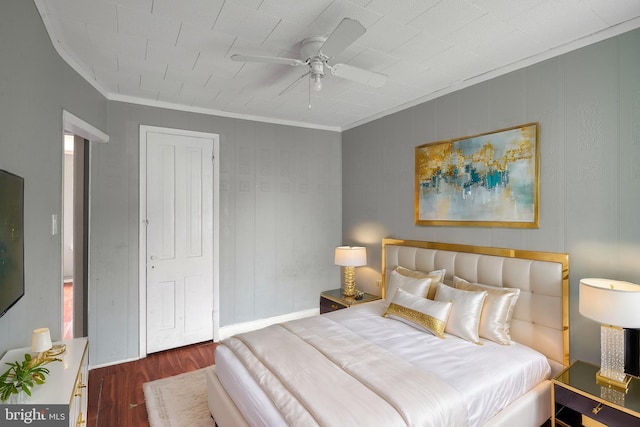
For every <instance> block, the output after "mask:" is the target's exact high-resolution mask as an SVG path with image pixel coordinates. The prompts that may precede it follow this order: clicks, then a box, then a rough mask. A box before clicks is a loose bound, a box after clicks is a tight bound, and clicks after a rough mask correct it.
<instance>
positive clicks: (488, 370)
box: [215, 301, 550, 426]
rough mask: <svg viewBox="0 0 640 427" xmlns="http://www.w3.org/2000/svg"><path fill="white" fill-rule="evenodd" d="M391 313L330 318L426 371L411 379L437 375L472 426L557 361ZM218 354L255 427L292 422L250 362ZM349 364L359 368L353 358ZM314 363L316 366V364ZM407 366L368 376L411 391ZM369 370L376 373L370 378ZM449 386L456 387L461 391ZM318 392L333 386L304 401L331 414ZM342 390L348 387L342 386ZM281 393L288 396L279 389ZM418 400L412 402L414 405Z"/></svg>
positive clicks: (379, 305)
mask: <svg viewBox="0 0 640 427" xmlns="http://www.w3.org/2000/svg"><path fill="white" fill-rule="evenodd" d="M383 311H384V302H383V301H379V302H374V303H368V304H362V305H358V306H354V307H351V308H349V309H345V310H339V311H335V312H332V313H329V314H326V315H324V316H325V317H326V318H327V319H331V320H334V321H336V322H338V323H339V324H340V325H342V326H344V327H345V328H347V329H349V330H351V331H353V332H355V333H356V334H357V335H358V336H360V337H361V338H362V340H363V341H365V342H367V345H374V346H375V347H374V348H375V349H376V350H375V352H377V353H376V354H380V355H382V354H386V353H389V354H390V355H389V357H390V358H400V359H402V360H403V361H404V362H403V363H402V365H403V366H404V365H410V366H413V367H415V368H416V369H417V370H418V374H414V375H412V377H414V378H413V381H410V383H411V384H415V383H416V381H415V378H422V376H423V375H424V378H431V377H435V378H437V379H439V380H440V381H442V383H444V384H445V386H443V387H444V388H443V387H440V388H439V389H438V390H440V391H441V390H445V394H449V398H450V399H455V400H457V401H456V402H455V405H457V407H459V411H458V412H459V413H460V414H465V418H468V424H467V421H465V423H464V424H467V425H469V426H480V425H482V424H484V423H485V422H486V421H487V420H489V419H490V418H491V417H492V416H493V415H495V414H496V413H497V412H499V411H500V410H501V409H502V408H504V407H505V406H507V405H508V404H509V403H511V402H512V401H513V400H515V399H516V398H518V397H519V396H521V395H522V394H524V393H526V392H527V391H528V390H530V389H531V388H533V387H534V386H535V385H536V384H538V383H539V382H541V381H542V380H544V379H546V378H548V376H549V373H550V367H549V364H548V363H547V359H546V358H545V357H544V356H543V355H541V354H539V353H537V352H536V351H534V350H532V349H530V348H528V347H525V346H522V345H519V344H512V345H510V346H503V345H499V344H496V343H493V342H490V341H486V340H483V345H476V344H472V343H470V342H467V341H464V340H462V339H459V338H457V337H454V336H451V335H446V338H445V339H439V338H436V337H434V336H433V335H431V334H429V333H426V332H423V331H421V330H418V329H415V328H413V327H411V326H409V325H406V324H405V323H402V322H399V321H397V320H393V319H387V318H383V317H382V316H381V314H382V312H383ZM303 320H304V319H303ZM296 322H297V321H296ZM296 322H290V324H293V325H296ZM358 340H360V339H358ZM354 341H355V340H354ZM271 345H272V346H273V348H275V349H280V348H279V347H278V343H277V342H273V341H272V342H271ZM345 354H349V352H345ZM380 357H386V356H380ZM215 359H216V370H217V373H218V377H219V379H220V382H221V383H222V384H223V386H224V387H225V389H226V390H227V392H228V394H229V395H230V396H231V398H232V399H233V400H234V402H236V405H237V406H238V408H239V409H240V411H241V412H242V414H243V415H244V417H245V418H246V419H247V421H248V422H249V423H250V424H251V425H252V426H279V425H288V424H289V423H290V422H287V420H286V416H285V415H283V413H282V409H281V408H280V409H278V407H277V402H276V404H274V403H273V399H274V397H273V393H271V395H270V394H269V393H265V392H264V391H263V390H262V389H261V388H260V387H259V385H258V383H257V382H256V381H255V379H254V376H255V374H254V375H253V376H252V375H251V374H249V372H248V371H247V370H246V369H244V367H243V363H241V362H240V361H239V359H238V358H237V357H236V356H235V354H234V353H233V352H232V351H231V350H230V349H229V348H228V347H226V346H225V345H220V346H218V349H217V351H216V356H215ZM372 359H375V358H372ZM392 360H393V359H392ZM245 363H246V362H245ZM349 363H350V364H351V366H355V365H354V361H353V360H350V361H349ZM300 366H304V365H300ZM309 366H312V365H311V364H309ZM297 369H300V368H299V367H298V368H297ZM400 371H401V370H399V373H400ZM403 372H405V373H404V374H399V375H397V376H395V375H393V376H391V377H387V378H384V376H383V377H380V378H377V377H376V379H374V380H372V379H371V378H374V376H375V374H376V372H375V369H372V368H370V367H366V368H364V369H362V373H361V375H363V377H365V379H366V380H367V381H373V382H376V381H379V382H381V384H382V383H383V384H386V385H387V387H386V388H385V387H381V388H382V389H384V390H385V392H387V391H388V392H390V393H391V394H392V395H393V390H405V389H406V388H407V387H410V385H407V384H409V383H406V381H404V380H403V377H404V378H405V379H406V378H407V377H408V376H409V375H407V374H406V372H407V371H406V370H403ZM385 374H386V375H388V374H389V373H388V372H387V373H384V372H383V375H385ZM368 376H370V377H369V378H367V377H368ZM389 378H393V380H389ZM423 382H428V381H426V380H425V381H423ZM437 383H439V382H437ZM446 390H451V391H453V393H449V392H446ZM313 392H317V393H323V394H324V393H327V391H326V390H322V391H321V390H320V389H319V387H317V388H316V387H313V385H312V387H311V391H309V390H308V389H305V387H302V388H301V389H300V394H301V395H302V396H303V398H304V399H310V401H311V402H316V403H317V407H318V408H320V410H319V411H318V412H325V413H330V411H332V409H331V408H328V407H327V408H325V406H327V405H325V404H324V403H322V400H317V399H314V395H313ZM334 392H335V393H340V391H339V390H334ZM276 396H280V395H279V394H276ZM421 399H422V397H421ZM341 400H342V398H341ZM401 400H402V401H404V400H406V399H401ZM412 405H413V404H409V407H410V406H412ZM438 405H439V404H438ZM365 409H366V408H359V407H357V406H356V405H354V407H353V412H354V414H355V417H356V418H354V419H358V420H360V421H362V422H365V421H364V420H366V419H367V417H365V416H363V417H362V418H359V417H358V416H357V415H358V414H363V413H364V411H365ZM418 412H420V411H418ZM409 418H410V419H409V420H407V419H406V417H405V419H404V423H405V424H407V425H437V424H435V422H434V421H433V420H429V419H428V418H424V417H421V416H420V414H417V415H411V416H410V417H409ZM333 420H334V419H332V418H331V417H329V418H326V419H325V420H324V421H322V420H321V422H318V424H320V425H332V424H333V423H332V421H333ZM289 421H291V419H290V420H289ZM343 421H344V419H343ZM456 422H457V421H456ZM351 424H353V423H351ZM358 424H360V423H358ZM335 425H340V424H335ZM342 425H344V424H342ZM360 425H364V424H360ZM378 425H380V424H378Z"/></svg>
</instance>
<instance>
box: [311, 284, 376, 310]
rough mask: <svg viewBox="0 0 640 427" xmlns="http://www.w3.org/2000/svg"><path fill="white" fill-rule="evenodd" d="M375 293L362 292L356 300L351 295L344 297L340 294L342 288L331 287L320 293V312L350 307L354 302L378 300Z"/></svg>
mask: <svg viewBox="0 0 640 427" xmlns="http://www.w3.org/2000/svg"><path fill="white" fill-rule="evenodd" d="M379 299H380V297H379V296H377V295H371V294H368V293H366V292H365V293H364V295H363V296H362V298H361V299H359V300H356V299H355V298H353V297H345V296H343V295H342V288H340V289H331V290H329V291H323V292H321V293H320V314H324V313H328V312H330V311H336V310H340V309H343V308H348V307H351V306H352V305H355V304H362V303H365V302H370V301H375V300H379Z"/></svg>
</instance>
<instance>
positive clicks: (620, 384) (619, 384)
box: [596, 371, 631, 393]
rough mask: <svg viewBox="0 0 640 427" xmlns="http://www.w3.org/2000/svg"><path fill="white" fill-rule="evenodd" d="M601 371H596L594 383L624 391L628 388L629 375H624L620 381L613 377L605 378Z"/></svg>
mask: <svg viewBox="0 0 640 427" xmlns="http://www.w3.org/2000/svg"><path fill="white" fill-rule="evenodd" d="M600 372H601V371H598V372H596V383H597V384H598V385H601V386H603V387H609V388H613V389H615V390H618V391H622V392H624V393H626V392H627V390H629V383H630V382H631V375H625V376H624V378H623V379H622V380H621V381H618V380H617V379H614V378H607V377H605V376H603V375H602V374H601V373H600Z"/></svg>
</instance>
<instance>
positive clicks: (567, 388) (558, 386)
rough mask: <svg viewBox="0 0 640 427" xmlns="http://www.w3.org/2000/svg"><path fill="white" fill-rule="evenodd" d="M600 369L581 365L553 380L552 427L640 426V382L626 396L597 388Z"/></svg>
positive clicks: (634, 383)
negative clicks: (597, 375)
mask: <svg viewBox="0 0 640 427" xmlns="http://www.w3.org/2000/svg"><path fill="white" fill-rule="evenodd" d="M599 369H600V367H599V366H596V365H592V364H590V363H586V362H581V361H577V362H575V363H573V364H572V365H571V366H569V367H568V368H567V369H565V370H564V371H562V372H561V373H560V374H559V375H558V376H557V377H556V378H554V379H553V380H552V384H553V387H552V389H551V404H552V407H553V408H554V410H553V414H552V419H551V421H552V422H551V425H552V426H562V427H573V426H583V425H584V426H585V427H591V426H598V427H600V426H609V427H618V426H619V427H633V426H640V379H637V378H634V379H632V380H631V384H629V389H628V390H627V393H624V392H621V391H618V390H616V389H613V388H609V387H606V386H601V385H599V384H597V383H596V372H598V370H599Z"/></svg>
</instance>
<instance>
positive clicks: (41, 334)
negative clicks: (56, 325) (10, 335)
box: [31, 328, 51, 353]
mask: <svg viewBox="0 0 640 427" xmlns="http://www.w3.org/2000/svg"><path fill="white" fill-rule="evenodd" d="M50 349H51V334H50V333H49V328H40V329H36V330H35V331H33V334H31V351H32V352H34V353H42V352H44V351H47V350H50Z"/></svg>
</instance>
